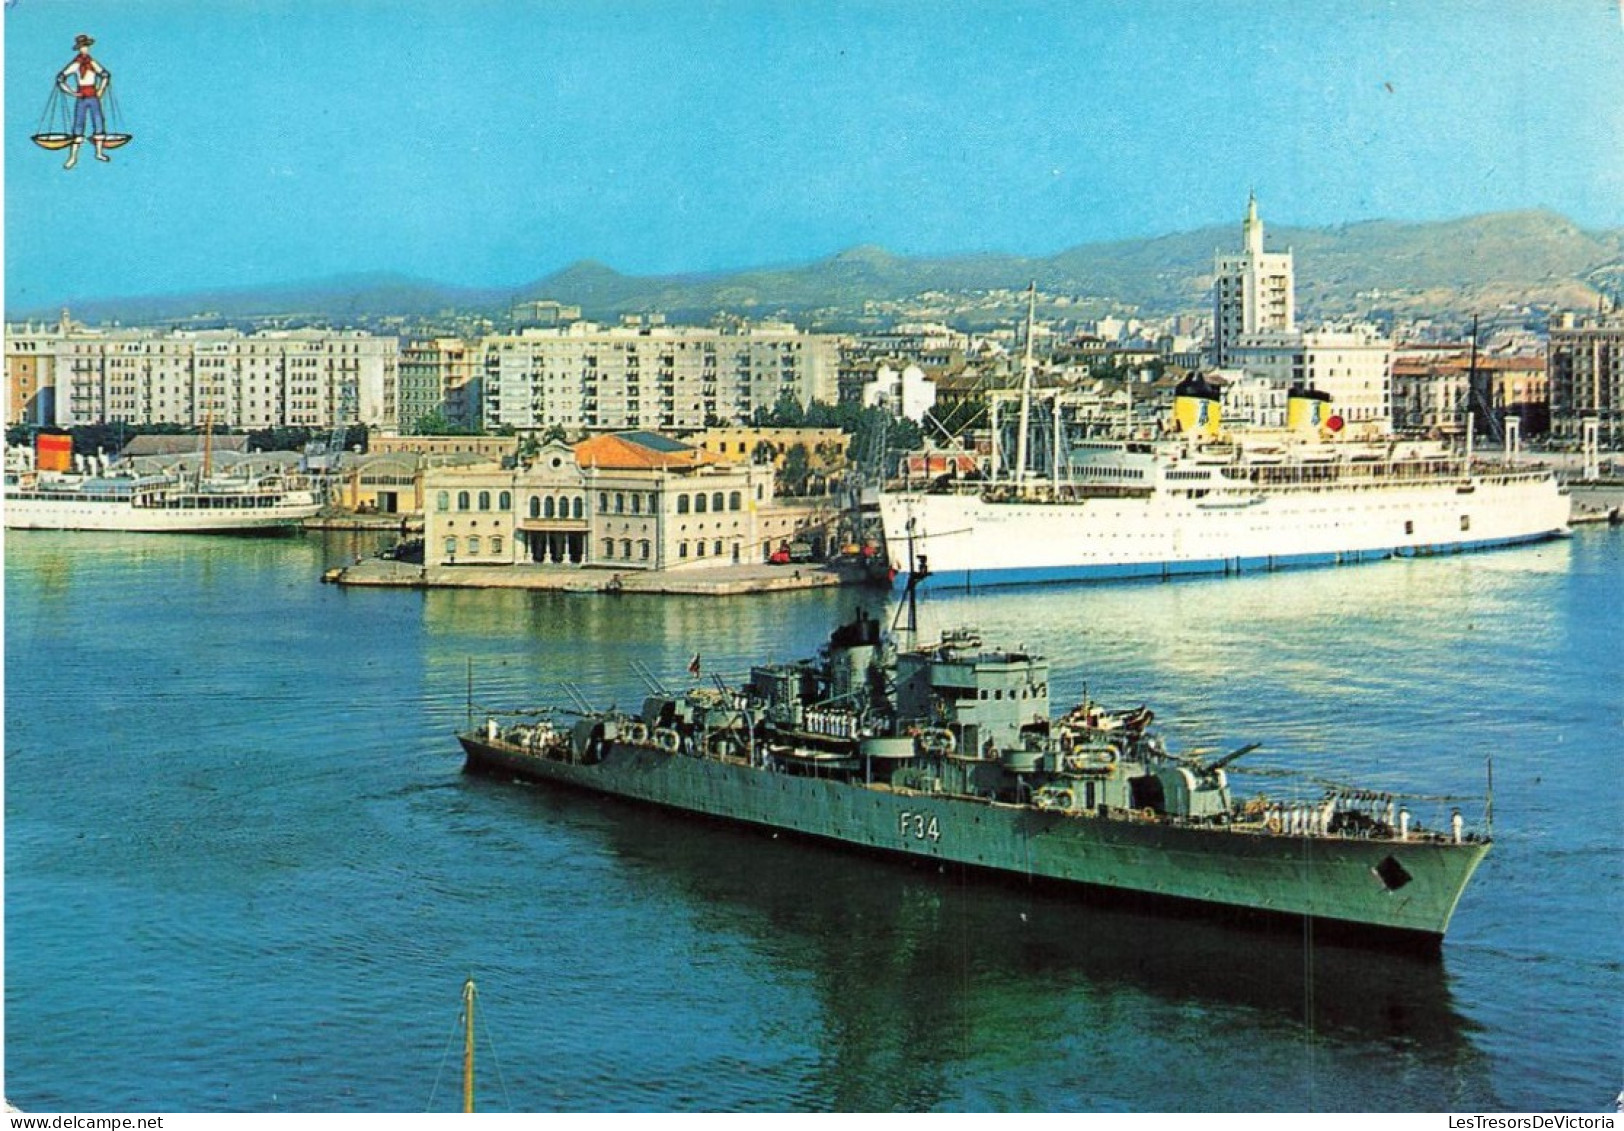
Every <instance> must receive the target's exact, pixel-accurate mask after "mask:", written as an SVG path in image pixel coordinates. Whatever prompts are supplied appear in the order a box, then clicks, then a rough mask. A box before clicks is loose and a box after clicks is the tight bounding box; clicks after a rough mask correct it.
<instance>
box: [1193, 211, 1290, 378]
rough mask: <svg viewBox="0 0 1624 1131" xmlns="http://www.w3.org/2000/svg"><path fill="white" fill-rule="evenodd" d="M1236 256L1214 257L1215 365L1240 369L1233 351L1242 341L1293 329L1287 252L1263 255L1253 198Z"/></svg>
mask: <svg viewBox="0 0 1624 1131" xmlns="http://www.w3.org/2000/svg"><path fill="white" fill-rule="evenodd" d="M1241 242H1242V251H1241V253H1240V254H1239V255H1224V254H1222V253H1219V254H1217V255H1216V256H1214V262H1213V284H1212V299H1213V325H1212V354H1213V364H1214V365H1217V366H1219V367H1223V368H1228V367H1231V366H1234V365H1236V364H1238V362H1237V361H1236V359H1235V358H1234V356H1233V351H1234V349H1235V348H1236V346H1237V345H1239V343H1240V342H1241V340H1242V339H1243V338H1248V337H1255V336H1257V335H1259V334H1268V333H1281V334H1289V333H1290V332H1292V331H1293V330H1295V329H1296V328H1297V307H1296V302H1297V299H1296V280H1295V277H1294V273H1293V267H1292V257H1291V250H1290V249H1289V248H1288V249H1286V250H1285V251H1283V252H1268V251H1264V250H1263V221H1262V220H1261V219H1259V218H1258V214H1257V197H1256V196H1251V197H1249V198H1248V199H1247V201H1246V219H1245V221H1244V222H1243V223H1242V225H1241Z"/></svg>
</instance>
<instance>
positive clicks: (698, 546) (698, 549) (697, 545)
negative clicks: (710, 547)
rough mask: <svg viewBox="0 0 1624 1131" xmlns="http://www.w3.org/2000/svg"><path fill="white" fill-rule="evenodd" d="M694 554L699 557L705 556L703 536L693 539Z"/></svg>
mask: <svg viewBox="0 0 1624 1131" xmlns="http://www.w3.org/2000/svg"><path fill="white" fill-rule="evenodd" d="M694 554H695V556H697V557H701V558H702V557H704V556H705V540H704V539H703V538H696V539H694Z"/></svg>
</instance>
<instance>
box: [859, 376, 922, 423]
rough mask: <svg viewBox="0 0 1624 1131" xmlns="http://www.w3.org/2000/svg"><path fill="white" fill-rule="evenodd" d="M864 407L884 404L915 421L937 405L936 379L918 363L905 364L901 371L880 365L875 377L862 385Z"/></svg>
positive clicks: (884, 406) (892, 410)
mask: <svg viewBox="0 0 1624 1131" xmlns="http://www.w3.org/2000/svg"><path fill="white" fill-rule="evenodd" d="M863 407H864V408H875V407H879V408H884V409H887V410H889V411H890V413H891V415H893V416H905V417H907V418H908V419H909V420H911V421H913V422H914V423H915V424H918V423H920V422H921V421H922V420H924V419H925V413H927V412H929V411H930V410H931V409H933V408H935V407H936V382H934V381H932V380H931V379H930V378H928V377H926V376H925V371H924V370H923V369H921V368H919V366H917V365H907V366H904V367H903V368H902V370H901V371H900V372H899V371H897V370H895V369H892V368H891V367H890V366H889V365H882V366H880V367H879V369H878V370H877V371H876V372H875V374H874V380H873V381H871V382H869V383H868V384H867V385H864V386H863Z"/></svg>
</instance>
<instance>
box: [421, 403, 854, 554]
mask: <svg viewBox="0 0 1624 1131" xmlns="http://www.w3.org/2000/svg"><path fill="white" fill-rule="evenodd" d="M424 500H425V504H426V511H425V515H424V544H425V550H424V562H425V564H426V565H428V566H447V567H449V566H457V565H486V566H491V565H544V566H553V567H559V568H583V567H605V568H610V569H616V570H661V569H703V568H708V567H716V566H726V565H737V564H741V563H748V562H762V561H765V560H766V559H767V557H768V555H769V554H770V553H771V552H772V550H773V549H774V548H776V547H777V546H779V545H780V544H782V543H784V542H786V541H788V540H790V539H792V538H794V537H796V536H797V535H799V534H800V533H801V532H802V531H803V530H804V529H806V528H807V527H809V526H812V525H816V524H820V523H822V522H824V521H826V520H827V518H828V516H824V515H822V514H821V513H820V512H819V511H818V507H817V505H815V504H796V503H788V504H780V503H779V501H778V500H777V499H776V498H775V497H774V491H773V470H772V467H771V466H770V465H767V464H758V463H753V462H744V463H737V462H732V461H725V460H722V459H719V458H717V457H716V456H713V455H711V454H710V453H708V452H705V451H703V450H702V449H700V448H696V447H692V446H690V445H687V444H684V443H681V442H679V441H676V440H673V439H671V438H669V437H666V436H662V435H659V434H656V433H651V432H642V431H632V432H622V433H611V434H605V435H601V436H594V437H592V438H590V439H588V440H584V441H582V442H581V443H578V444H575V445H573V446H572V445H568V444H565V443H563V442H562V441H552V442H549V443H546V444H544V445H542V447H541V449H540V451H539V452H538V453H537V454H536V455H535V456H534V457H533V458H531V459H530V460H528V461H527V462H522V463H520V464H519V465H518V466H510V467H503V466H500V465H497V464H486V465H484V466H482V467H477V468H467V469H449V468H436V469H431V470H429V471H428V472H426V473H425V475H424Z"/></svg>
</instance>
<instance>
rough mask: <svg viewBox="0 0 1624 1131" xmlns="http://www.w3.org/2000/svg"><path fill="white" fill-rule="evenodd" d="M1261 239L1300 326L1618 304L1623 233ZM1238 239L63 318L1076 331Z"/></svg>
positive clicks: (228, 298)
mask: <svg viewBox="0 0 1624 1131" xmlns="http://www.w3.org/2000/svg"><path fill="white" fill-rule="evenodd" d="M1267 234H1268V241H1267V245H1268V247H1269V249H1270V250H1272V251H1278V250H1285V249H1288V248H1289V249H1290V250H1291V251H1292V252H1293V253H1294V257H1295V269H1296V280H1297V303H1298V309H1299V311H1300V312H1301V315H1302V316H1303V317H1304V318H1305V319H1310V318H1335V317H1345V316H1369V315H1371V314H1382V313H1387V314H1395V315H1401V316H1410V317H1413V316H1426V315H1442V314H1447V313H1462V312H1464V313H1472V312H1478V311H1482V312H1489V311H1493V310H1498V309H1500V308H1502V307H1503V306H1505V305H1507V304H1510V305H1513V306H1532V307H1542V308H1547V309H1581V310H1582V309H1588V308H1592V307H1594V305H1595V303H1596V301H1597V296H1598V294H1599V293H1605V294H1607V295H1608V296H1609V297H1612V298H1614V299H1615V300H1616V299H1617V298H1619V297H1620V294H1621V291H1624V229H1609V230H1601V231H1586V230H1584V229H1581V228H1580V227H1578V226H1577V225H1575V224H1574V223H1573V222H1572V221H1570V220H1568V219H1567V218H1566V217H1563V216H1560V215H1558V214H1555V213H1552V212H1545V211H1525V212H1507V213H1495V214H1491V215H1483V216H1473V217H1468V218H1465V219H1459V220H1448V221H1435V222H1424V223H1412V222H1400V221H1390V220H1373V221H1367V222H1363V223H1357V224H1348V225H1344V226H1340V227H1335V228H1293V227H1271V228H1269V229H1268V232H1267ZM1240 236H1241V233H1240V225H1239V224H1238V223H1237V224H1235V225H1232V226H1228V227H1209V228H1203V229H1199V230H1196V231H1190V232H1182V233H1178V234H1174V235H1167V236H1160V237H1155V238H1149V239H1132V240H1117V241H1113V242H1109V243H1093V244H1084V245H1081V246H1079V247H1074V248H1071V249H1069V250H1066V251H1062V252H1059V253H1058V254H1055V255H1050V256H1020V255H1004V254H973V255H951V256H933V257H906V256H899V255H894V254H892V253H891V252H888V251H886V250H885V249H883V248H879V247H872V246H861V247H855V248H851V249H849V250H846V251H842V252H840V253H839V254H836V255H833V256H830V257H828V258H825V259H821V260H817V261H815V262H811V263H805V264H795V265H784V266H776V267H762V268H753V269H745V270H738V271H729V272H719V273H713V274H694V275H662V276H636V275H626V274H622V273H620V272H618V271H615V270H614V269H613V268H611V267H609V266H606V265H604V264H602V263H597V262H593V261H581V262H578V263H575V264H572V265H570V266H568V267H566V268H564V269H563V270H560V271H558V272H555V273H553V274H551V275H547V276H544V277H542V278H539V279H537V280H536V281H535V282H533V283H530V284H527V285H524V286H520V287H514V288H468V287H455V286H447V285H443V284H439V283H434V282H430V281H425V280H419V279H412V278H407V277H404V276H399V275H390V274H363V275H352V276H344V277H341V278H331V279H325V280H319V281H313V282H307V283H299V284H289V285H286V286H280V287H273V288H264V287H261V288H252V289H244V290H232V291H198V292H193V293H189V294H174V295H165V296H147V297H136V296H128V297H114V298H106V299H99V300H95V301H84V302H77V303H75V304H74V305H73V315H74V317H75V318H76V319H78V320H80V321H84V322H89V323H98V322H110V321H119V322H123V323H126V324H154V323H157V324H162V323H166V322H178V321H194V320H200V321H208V320H218V321H224V322H230V321H245V320H258V319H283V320H289V321H295V322H297V321H303V320H309V321H313V322H324V323H326V324H330V325H366V324H372V323H376V322H377V321H379V320H381V319H389V318H404V319H409V320H414V321H423V320H429V321H439V320H452V319H458V318H475V319H477V318H490V319H492V320H493V321H495V322H496V323H497V324H502V323H503V322H504V321H505V320H506V316H507V311H508V310H509V308H510V307H511V306H512V305H513V304H514V303H517V302H522V301H526V300H531V299H554V300H557V301H559V302H562V303H567V304H570V305H576V306H579V307H581V309H582V312H583V314H584V315H585V316H586V317H588V318H594V319H598V320H604V321H608V320H613V319H615V318H617V317H618V316H619V315H621V314H623V313H638V312H650V311H658V312H661V313H664V314H666V315H667V316H668V317H669V318H671V320H672V321H677V322H695V321H698V322H703V321H706V320H708V319H709V318H710V317H712V316H714V315H715V314H718V313H722V312H726V313H732V314H737V315H746V316H751V317H767V316H776V315H781V316H785V317H790V318H795V319H797V320H798V321H801V322H802V323H803V324H808V325H823V326H827V327H831V328H834V327H839V326H842V325H847V326H853V325H861V324H867V323H879V322H889V321H894V320H896V319H897V318H899V317H904V316H908V315H909V314H914V315H928V316H935V317H944V318H947V319H948V320H950V321H955V322H958V323H960V324H966V325H974V324H975V323H977V322H978V321H980V322H982V323H988V322H990V321H992V320H995V319H997V318H1002V317H1005V316H1006V315H1005V313H1004V312H1003V310H1002V309H1001V306H1005V307H1007V306H1009V305H1012V304H1011V303H1009V302H1007V301H1006V302H1003V303H1002V304H1001V303H1000V300H999V295H998V292H1015V291H1019V290H1022V289H1024V288H1025V287H1026V286H1027V284H1028V283H1029V282H1033V281H1035V282H1036V283H1037V286H1038V289H1039V291H1040V292H1042V293H1043V294H1044V295H1046V296H1048V298H1049V300H1050V301H1051V302H1052V301H1053V300H1054V299H1055V298H1057V297H1058V296H1065V299H1066V303H1067V305H1068V306H1069V307H1071V308H1072V309H1073V312H1074V313H1077V314H1079V315H1081V314H1083V313H1085V312H1086V313H1088V314H1090V315H1094V314H1105V313H1109V312H1118V313H1128V312H1137V313H1140V314H1144V315H1168V314H1176V313H1181V312H1196V311H1204V310H1206V309H1207V308H1208V305H1209V303H1210V301H1211V300H1210V295H1211V286H1212V267H1213V258H1214V256H1215V254H1217V253H1219V252H1223V253H1225V254H1229V253H1232V252H1234V251H1236V250H1238V249H1239V246H1240ZM1003 297H1004V299H1006V300H1007V299H1008V294H1007V293H1006V294H1005V295H1004V296H1003ZM56 313H57V312H56V311H55V310H43V309H42V310H34V311H21V312H15V313H12V314H9V315H8V317H10V318H12V319H22V318H30V317H32V318H54V317H55V315H56ZM200 316H202V317H201V318H200Z"/></svg>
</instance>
